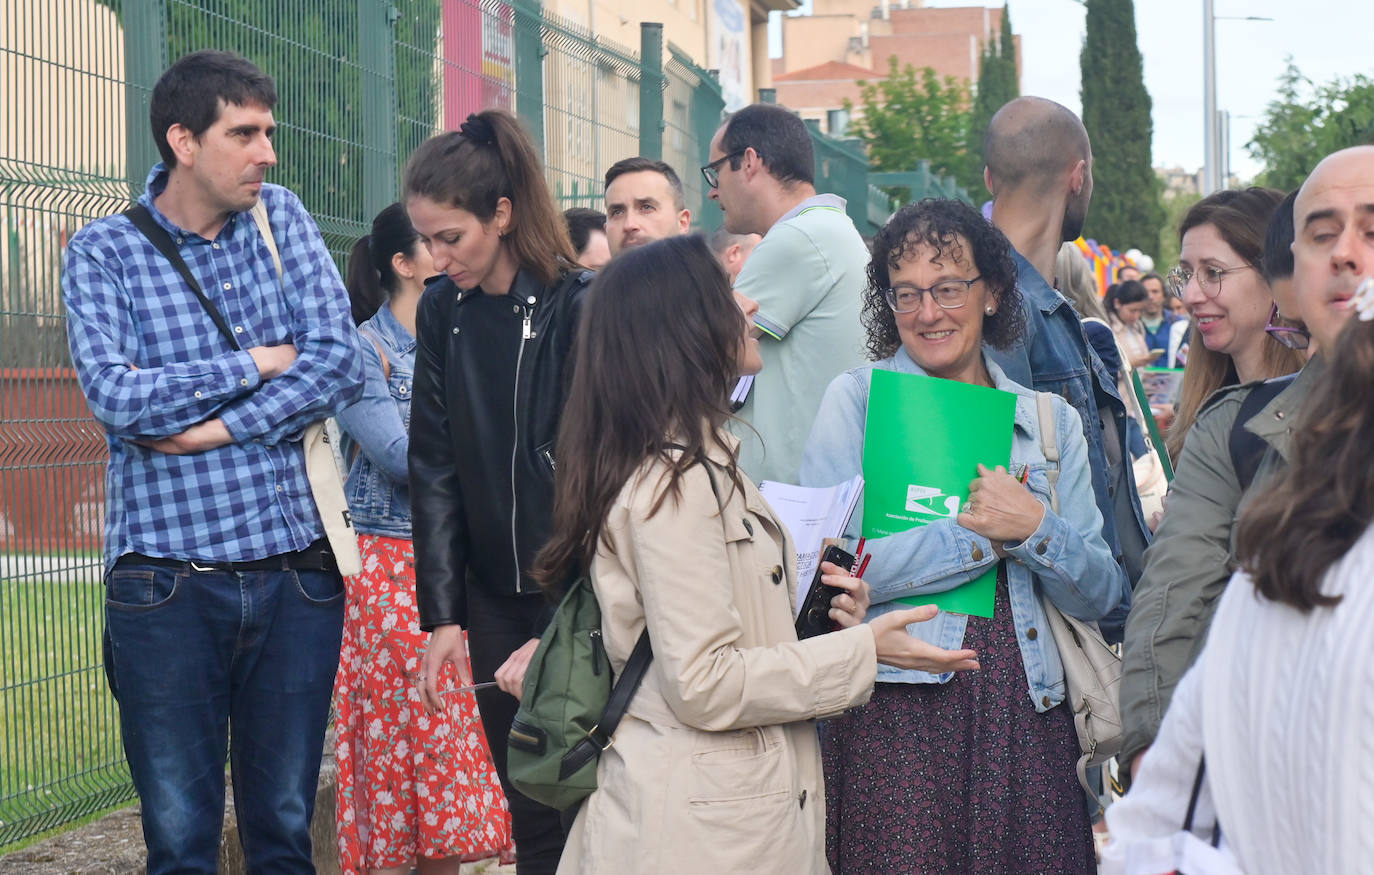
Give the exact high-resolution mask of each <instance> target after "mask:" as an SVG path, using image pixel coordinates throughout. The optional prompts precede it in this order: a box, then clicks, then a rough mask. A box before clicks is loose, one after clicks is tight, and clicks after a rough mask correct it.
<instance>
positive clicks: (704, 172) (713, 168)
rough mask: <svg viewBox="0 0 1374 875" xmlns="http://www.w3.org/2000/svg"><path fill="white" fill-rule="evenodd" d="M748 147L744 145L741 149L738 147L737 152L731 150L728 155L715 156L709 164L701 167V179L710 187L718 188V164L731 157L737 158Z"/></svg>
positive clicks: (747, 149)
mask: <svg viewBox="0 0 1374 875" xmlns="http://www.w3.org/2000/svg"><path fill="white" fill-rule="evenodd" d="M749 148H750V147H748V146H746V147H744V148H743V149H740V150H739V151H738V152H731V153H730V154H729V155H725V156H722V157H720V158H717V159H716V160H714V161H712V162H711V163H710V164H707V165H706V166H705V167H703V168H701V176H702V178H703V179H705V180H706V184H707V185H709V186H710V187H711V188H719V187H720V166H721V165H722V164H724V163H725V162H726V161H729V160H730V159H731V158H738V157H739V156H741V155H743V154H744V153H745V152H748V151H749Z"/></svg>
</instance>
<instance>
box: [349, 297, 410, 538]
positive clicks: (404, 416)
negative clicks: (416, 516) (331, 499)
mask: <svg viewBox="0 0 1374 875" xmlns="http://www.w3.org/2000/svg"><path fill="white" fill-rule="evenodd" d="M358 333H359V334H360V335H361V336H360V337H359V338H358V347H359V348H360V349H361V350H362V352H363V359H364V363H365V365H366V368H367V386H366V388H365V389H364V390H363V397H362V399H361V400H360V401H358V402H357V403H356V404H353V405H350V406H349V407H347V408H345V409H344V411H343V412H342V413H340V414H339V425H340V426H342V429H343V432H344V440H343V441H342V444H343V446H342V448H341V449H342V452H343V457H344V459H345V460H349V468H348V482H347V483H346V484H344V492H345V494H346V495H347V497H348V508H349V510H350V511H351V512H352V514H353V525H354V527H355V528H356V529H357V530H358V531H359V532H362V533H365V534H373V535H389V536H391V537H396V538H409V537H410V481H409V476H408V474H407V470H406V451H407V450H408V449H409V448H410V395H411V392H412V391H413V388H414V384H415V338H414V337H413V336H412V335H411V333H410V332H409V331H407V330H406V328H405V326H404V325H402V324H401V323H400V322H399V321H397V319H396V317H395V316H394V315H392V313H391V308H390V307H389V306H388V305H386V304H383V305H382V307H381V309H379V310H378V311H377V313H376V315H374V316H373V317H372V318H371V319H369V320H367V321H366V322H364V323H363V324H361V325H359V326H358ZM374 340H375V341H376V343H379V344H381V346H382V349H383V350H384V351H385V352H386V359H387V364H388V365H389V366H390V369H391V376H390V377H385V376H383V373H382V360H381V357H380V356H378V354H377V346H376V344H374V343H373V341H374Z"/></svg>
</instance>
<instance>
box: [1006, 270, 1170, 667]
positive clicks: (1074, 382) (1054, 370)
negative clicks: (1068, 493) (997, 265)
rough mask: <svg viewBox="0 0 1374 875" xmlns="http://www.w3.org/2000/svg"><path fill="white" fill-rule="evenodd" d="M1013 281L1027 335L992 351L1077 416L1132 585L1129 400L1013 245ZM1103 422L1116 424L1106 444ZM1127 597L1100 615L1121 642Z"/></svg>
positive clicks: (1135, 524)
mask: <svg viewBox="0 0 1374 875" xmlns="http://www.w3.org/2000/svg"><path fill="white" fill-rule="evenodd" d="M1011 257H1012V259H1013V261H1015V262H1016V270H1017V285H1018V287H1019V288H1020V290H1021V298H1022V302H1023V304H1022V306H1023V308H1024V311H1025V315H1026V336H1025V338H1024V339H1023V340H1022V341H1021V342H1020V343H1019V344H1017V345H1016V346H1015V347H1013V348H1012V349H1009V350H989V351H988V354H989V356H990V357H991V358H992V359H993V360H994V361H996V362H997V364H998V365H999V366H1000V367H1001V368H1002V371H1003V372H1004V373H1005V374H1006V375H1007V377H1009V378H1010V379H1012V380H1014V381H1015V382H1017V383H1020V384H1021V385H1022V386H1029V387H1031V388H1033V389H1035V390H1037V391H1040V392H1053V393H1055V394H1056V395H1059V396H1061V397H1062V398H1064V400H1066V401H1068V402H1069V404H1071V405H1073V407H1074V409H1075V410H1077V411H1078V414H1079V416H1080V417H1081V418H1082V419H1081V422H1080V423H1079V431H1080V432H1081V433H1082V434H1083V435H1084V437H1085V438H1086V439H1087V444H1088V463H1089V468H1090V469H1091V472H1092V488H1093V494H1094V496H1095V497H1096V499H1097V509H1098V512H1099V513H1100V514H1101V516H1102V537H1103V539H1104V540H1105V541H1106V543H1107V547H1108V549H1110V550H1111V552H1112V555H1113V556H1116V557H1118V561H1120V562H1121V563H1122V564H1123V565H1124V567H1125V569H1126V574H1127V577H1128V579H1129V580H1130V581H1131V583H1132V585H1134V583H1135V581H1137V580H1139V579H1140V574H1141V571H1142V570H1143V569H1144V567H1145V558H1144V557H1145V548H1146V547H1147V546H1148V545H1149V543H1150V530H1149V527H1148V526H1147V525H1146V524H1145V515H1144V513H1143V512H1142V511H1141V509H1140V497H1139V495H1138V494H1137V492H1136V485H1135V473H1134V470H1133V469H1132V465H1131V459H1132V456H1131V453H1130V449H1129V445H1128V442H1129V423H1128V421H1127V416H1126V405H1125V404H1124V403H1123V402H1122V400H1121V395H1120V393H1119V392H1118V391H1117V387H1116V377H1114V376H1113V375H1112V374H1111V373H1110V372H1109V371H1108V370H1107V368H1106V366H1105V365H1103V364H1102V360H1101V359H1100V358H1098V356H1097V353H1096V352H1094V351H1093V350H1092V347H1090V346H1089V345H1088V341H1087V339H1086V338H1085V337H1084V334H1083V326H1082V323H1081V322H1080V321H1079V317H1078V313H1077V312H1076V311H1075V310H1074V309H1073V306H1072V305H1071V304H1070V303H1069V302H1068V301H1067V300H1066V299H1065V298H1064V296H1063V295H1061V294H1059V292H1057V291H1055V290H1054V288H1053V287H1052V286H1050V284H1049V283H1048V282H1046V281H1045V278H1044V277H1042V276H1041V275H1040V272H1039V271H1037V270H1036V269H1035V266H1034V265H1033V264H1031V263H1030V262H1029V261H1027V260H1026V259H1025V257H1024V256H1022V255H1021V253H1019V252H1017V251H1016V250H1015V249H1013V250H1012V251H1011ZM1099 414H1100V415H1101V418H1102V420H1105V421H1107V422H1109V423H1111V424H1112V425H1113V431H1114V432H1115V434H1114V435H1112V436H1111V440H1112V442H1113V446H1112V447H1107V445H1106V441H1107V439H1108V436H1107V435H1104V434H1103V428H1102V421H1101V420H1099V418H1098V417H1099ZM1129 609H1130V600H1129V599H1128V600H1127V601H1126V603H1125V604H1123V605H1122V606H1121V608H1120V610H1118V611H1115V612H1113V613H1112V615H1111V616H1109V617H1105V618H1103V622H1102V631H1103V634H1105V635H1106V636H1107V640H1109V641H1120V640H1121V633H1122V631H1123V629H1124V628H1125V625H1126V612H1127V611H1128V610H1129Z"/></svg>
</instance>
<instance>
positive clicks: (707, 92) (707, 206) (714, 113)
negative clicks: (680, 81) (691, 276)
mask: <svg viewBox="0 0 1374 875" xmlns="http://www.w3.org/2000/svg"><path fill="white" fill-rule="evenodd" d="M708 76H709V77H710V78H708V79H704V80H702V81H701V82H698V83H697V87H696V88H695V89H694V90H693V92H692V123H693V124H694V125H695V127H696V138H697V147H698V155H697V160H699V161H700V162H701V163H702V164H705V163H706V162H708V161H710V160H711V141H712V140H713V139H715V136H716V129H717V128H719V127H720V120H721V116H722V115H724V113H725V98H724V97H722V96H721V93H720V72H719V71H717V70H711V71H709V72H708ZM682 170H683V172H685V173H691V174H694V175H695V174H696V168H695V167H684V168H682ZM693 219H694V222H695V224H698V225H700V226H701V227H703V228H707V229H709V230H712V231H714V230H715V229H716V228H718V227H720V223H721V220H722V216H721V213H720V210H719V209H718V208H717V207H716V205H715V204H713V203H711V190H710V189H709V188H706V187H705V186H704V184H703V187H702V189H701V204H700V207H699V208H697V209H695V210H694V211H693Z"/></svg>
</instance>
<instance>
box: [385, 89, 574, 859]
mask: <svg viewBox="0 0 1374 875" xmlns="http://www.w3.org/2000/svg"><path fill="white" fill-rule="evenodd" d="M403 187H404V198H403V200H404V203H405V205H406V212H407V214H408V215H409V217H410V221H411V224H412V225H414V227H415V230H416V231H417V232H419V235H420V239H421V240H422V241H423V242H424V244H425V247H426V248H427V249H428V250H429V253H430V255H431V256H432V257H433V258H434V269H435V270H436V271H439V272H440V273H442V274H444V277H443V278H442V279H440V280H438V281H436V282H434V283H431V284H430V285H429V287H428V288H427V289H426V290H425V294H424V297H423V298H422V299H421V301H420V312H419V316H418V322H419V335H418V341H419V342H418V347H417V350H416V361H415V399H414V401H413V403H412V406H411V429H410V434H411V439H410V484H411V507H412V511H413V528H414V534H415V570H416V579H417V594H418V601H419V611H420V625H421V627H422V628H424V629H426V630H431V631H432V632H433V634H432V636H431V638H430V642H429V648H428V650H427V651H426V652H425V657H424V661H423V662H422V663H421V664H420V665H419V666H417V668H418V671H417V672H416V681H417V683H418V684H419V687H420V691H421V694H422V695H423V698H424V701H425V703H426V705H427V706H428V707H429V709H430V710H431V711H432V712H437V711H439V710H442V708H443V707H444V701H445V696H446V695H457V694H456V693H452V692H445V688H447V684H445V685H444V687H441V685H440V681H441V673H443V671H444V670H443V666H444V665H445V664H453V665H454V666H457V667H458V668H459V670H460V674H465V672H463V671H462V669H463V668H464V666H465V664H466V662H467V655H466V654H465V648H464V642H463V638H464V636H463V630H464V629H466V630H467V633H468V635H467V638H468V649H469V652H470V654H471V659H472V677H473V679H474V680H476V681H477V682H479V683H480V682H484V681H493V680H494V681H495V682H496V683H497V684H498V685H499V689H484V690H481V691H479V692H478V693H477V704H478V707H479V708H480V710H481V714H482V724H483V725H484V726H485V728H486V733H487V740H488V741H489V742H490V745H491V752H492V757H493V759H494V760H495V762H496V768H497V771H498V773H499V774H500V775H501V781H502V786H503V787H504V788H505V791H506V798H507V800H508V801H509V803H510V810H511V822H512V829H513V832H514V836H515V845H516V854H517V857H518V862H517V866H518V871H519V872H520V873H521V875H530V873H548V872H552V871H554V868H555V867H556V866H557V863H558V856H559V853H560V850H561V848H562V845H563V832H562V828H561V826H560V822H559V814H558V812H557V811H555V810H554V809H552V808H548V807H546V806H543V805H540V804H539V803H537V802H534V801H533V800H531V799H529V798H528V797H526V796H524V795H523V794H521V793H519V792H518V791H516V790H515V789H514V788H513V787H512V786H511V785H510V783H509V782H508V781H507V780H506V735H507V734H508V732H509V731H510V724H511V719H512V718H513V717H514V716H515V710H516V706H517V704H518V701H517V700H518V697H519V696H520V691H521V684H522V682H523V680H524V676H525V669H526V667H527V666H528V665H529V660H530V656H531V655H532V654H533V653H534V648H535V647H536V646H537V644H538V639H539V636H540V635H541V634H543V630H544V627H545V626H546V625H547V624H548V621H549V619H550V618H551V617H552V608H551V607H550V605H549V604H548V603H547V601H546V600H545V598H544V595H543V592H542V591H541V590H540V588H539V586H538V584H536V583H535V582H534V580H533V579H532V578H531V577H530V575H529V569H530V567H531V563H532V561H533V559H534V555H535V553H536V551H538V549H539V548H540V547H541V546H542V545H543V544H544V542H545V541H546V540H547V536H548V530H549V514H550V511H551V509H552V505H553V471H554V466H555V464H557V463H558V462H559V461H561V456H562V453H561V451H560V450H559V448H558V447H556V446H555V443H554V438H555V435H556V434H557V430H558V420H559V416H560V415H561V414H562V410H563V391H564V383H565V380H564V363H565V361H566V360H567V358H568V355H569V351H570V349H571V347H572V340H573V336H574V330H575V328H576V326H577V318H578V312H579V306H580V299H581V295H582V292H583V290H584V288H585V285H586V282H587V281H588V280H589V279H590V277H591V274H590V273H588V272H585V271H583V270H581V269H580V268H578V267H576V265H575V261H576V254H575V253H574V252H573V248H572V243H571V242H570V241H569V239H568V229H567V225H566V224H565V223H564V221H563V216H562V215H560V214H559V212H558V210H557V208H556V207H555V206H554V203H553V197H552V196H551V195H550V193H549V188H548V184H547V183H546V182H545V181H544V170H543V167H542V166H541V165H540V161H539V157H538V155H537V154H536V152H535V149H534V145H533V144H532V143H531V142H530V138H529V136H528V135H527V134H526V133H525V132H524V130H522V129H521V127H520V123H519V122H518V121H517V120H516V119H515V117H514V116H512V115H510V114H509V113H506V112H503V111H500V110H486V111H484V112H480V113H477V114H476V115H471V116H469V117H468V119H467V121H465V122H464V123H463V125H462V127H461V128H460V129H459V130H457V131H451V132H449V133H446V134H440V135H439V136H436V137H433V138H432V139H430V140H428V141H426V142H425V143H424V144H423V145H422V146H420V148H419V149H417V150H416V151H415V154H414V155H412V156H411V158H410V161H409V163H408V164H407V165H406V171H405V180H404V186H403ZM464 682H466V679H464Z"/></svg>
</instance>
